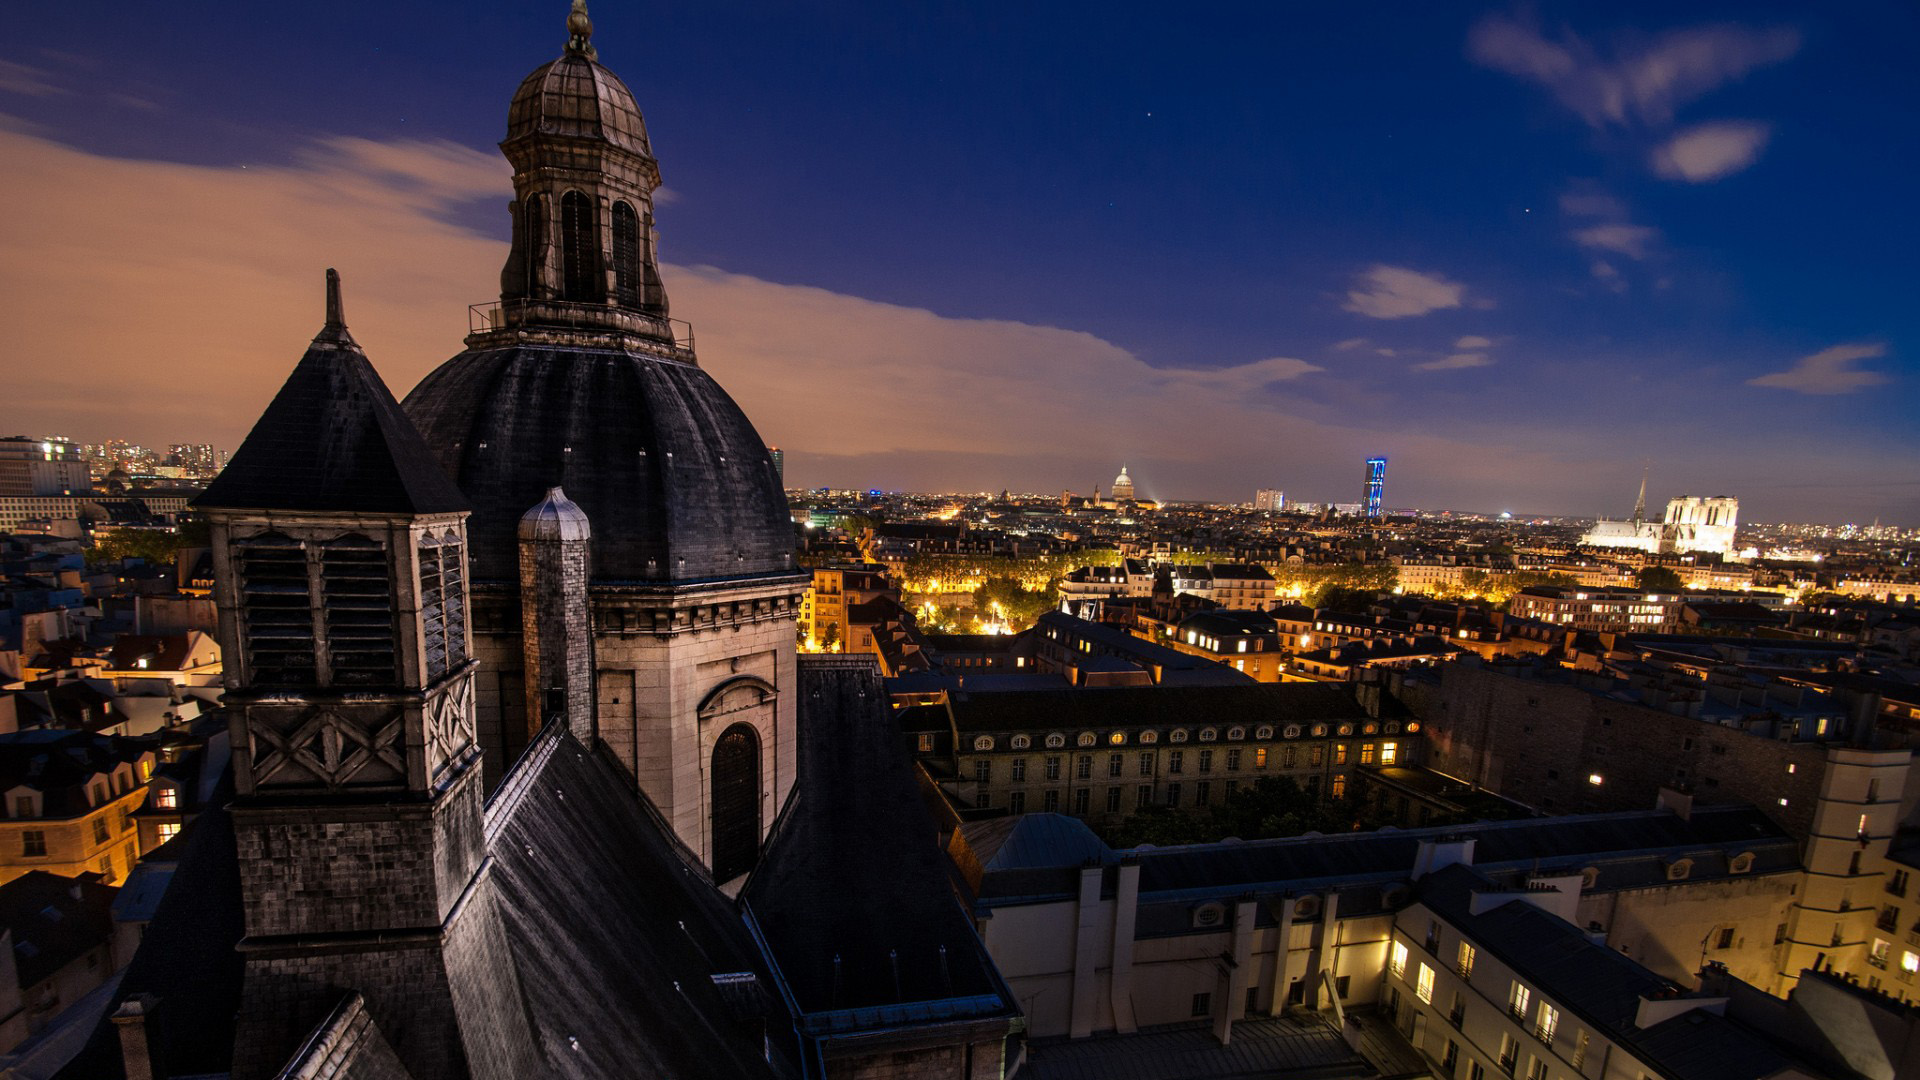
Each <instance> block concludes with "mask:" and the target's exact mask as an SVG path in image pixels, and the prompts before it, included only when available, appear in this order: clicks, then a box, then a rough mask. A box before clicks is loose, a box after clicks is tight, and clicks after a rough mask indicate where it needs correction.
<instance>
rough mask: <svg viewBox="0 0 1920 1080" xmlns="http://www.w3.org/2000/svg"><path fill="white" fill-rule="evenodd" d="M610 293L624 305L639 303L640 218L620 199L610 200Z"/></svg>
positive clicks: (635, 305)
mask: <svg viewBox="0 0 1920 1080" xmlns="http://www.w3.org/2000/svg"><path fill="white" fill-rule="evenodd" d="M613 295H614V298H615V299H616V300H617V301H618V302H619V303H620V304H621V305H623V306H625V307H639V306H640V219H639V218H638V217H635V216H634V213H633V207H631V206H628V205H627V204H626V203H623V202H617V203H614V204H613Z"/></svg>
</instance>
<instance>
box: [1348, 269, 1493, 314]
mask: <svg viewBox="0 0 1920 1080" xmlns="http://www.w3.org/2000/svg"><path fill="white" fill-rule="evenodd" d="M1466 293H1467V287H1466V286H1465V285H1462V284H1460V283H1459V282H1457V281H1448V280H1447V279H1446V278H1444V277H1441V276H1440V275H1439V274H1426V273H1422V272H1420V271H1418V270H1409V269H1407V268H1406V267H1403V266H1385V265H1380V266H1374V267H1373V268H1371V269H1369V270H1368V271H1367V272H1366V273H1364V274H1361V275H1360V277H1359V279H1358V280H1356V281H1355V282H1354V286H1353V288H1352V289H1351V290H1349V291H1348V293H1347V302H1346V303H1344V304H1342V305H1340V306H1341V307H1343V308H1345V309H1346V310H1348V311H1352V312H1357V313H1359V314H1361V315H1365V316H1367V317H1368V318H1370V319H1405V318H1409V317H1411V316H1415V315H1425V314H1427V313H1428V312H1430V311H1440V310H1443V309H1445V308H1457V307H1459V306H1460V305H1461V302H1462V300H1463V298H1464V297H1465V296H1466Z"/></svg>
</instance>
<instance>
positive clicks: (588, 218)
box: [560, 191, 606, 304]
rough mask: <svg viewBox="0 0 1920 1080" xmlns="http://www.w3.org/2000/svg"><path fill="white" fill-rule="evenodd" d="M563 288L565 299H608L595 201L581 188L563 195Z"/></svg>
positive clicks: (561, 269)
mask: <svg viewBox="0 0 1920 1080" xmlns="http://www.w3.org/2000/svg"><path fill="white" fill-rule="evenodd" d="M560 276H561V281H560V291H561V296H560V298H561V299H562V300H568V301H571V302H573V303H576V304H589V303H593V302H595V301H599V300H603V299H605V296H604V295H603V294H604V293H605V292H606V278H605V276H604V275H603V274H601V272H600V227H599V224H598V223H597V222H595V221H594V213H593V203H592V201H591V200H589V199H588V198H587V197H586V196H585V195H582V194H581V193H580V192H578V191H569V192H567V193H566V194H565V195H563V196H561V197H560Z"/></svg>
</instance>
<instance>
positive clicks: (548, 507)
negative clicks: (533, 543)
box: [520, 487, 593, 540]
mask: <svg viewBox="0 0 1920 1080" xmlns="http://www.w3.org/2000/svg"><path fill="white" fill-rule="evenodd" d="M592 537H593V527H592V526H591V525H590V524H589V523H588V521H587V515H586V512H585V511H583V510H581V509H580V504H579V503H576V502H574V501H573V500H572V499H569V498H567V493H566V492H565V491H562V490H561V489H560V488H557V487H554V488H548V489H547V497H546V498H544V499H541V500H540V503H539V505H537V506H535V507H534V508H533V509H531V510H529V511H527V512H526V513H524V514H522V515H520V539H522V540H588V539H591V538H592Z"/></svg>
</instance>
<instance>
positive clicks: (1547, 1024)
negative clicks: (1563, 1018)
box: [1533, 1001, 1560, 1046]
mask: <svg viewBox="0 0 1920 1080" xmlns="http://www.w3.org/2000/svg"><path fill="white" fill-rule="evenodd" d="M1559 1030H1560V1010H1558V1009H1556V1008H1554V1007H1553V1006H1551V1005H1549V1004H1547V1003H1546V1002H1544V1001H1543V1002H1541V1003H1540V1021H1539V1023H1537V1024H1535V1025H1534V1028H1533V1033H1534V1035H1536V1036H1538V1037H1539V1039H1540V1041H1541V1042H1543V1043H1546V1044H1547V1045H1548V1046H1552V1045H1553V1036H1554V1035H1555V1033H1557V1032H1558V1031H1559Z"/></svg>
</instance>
